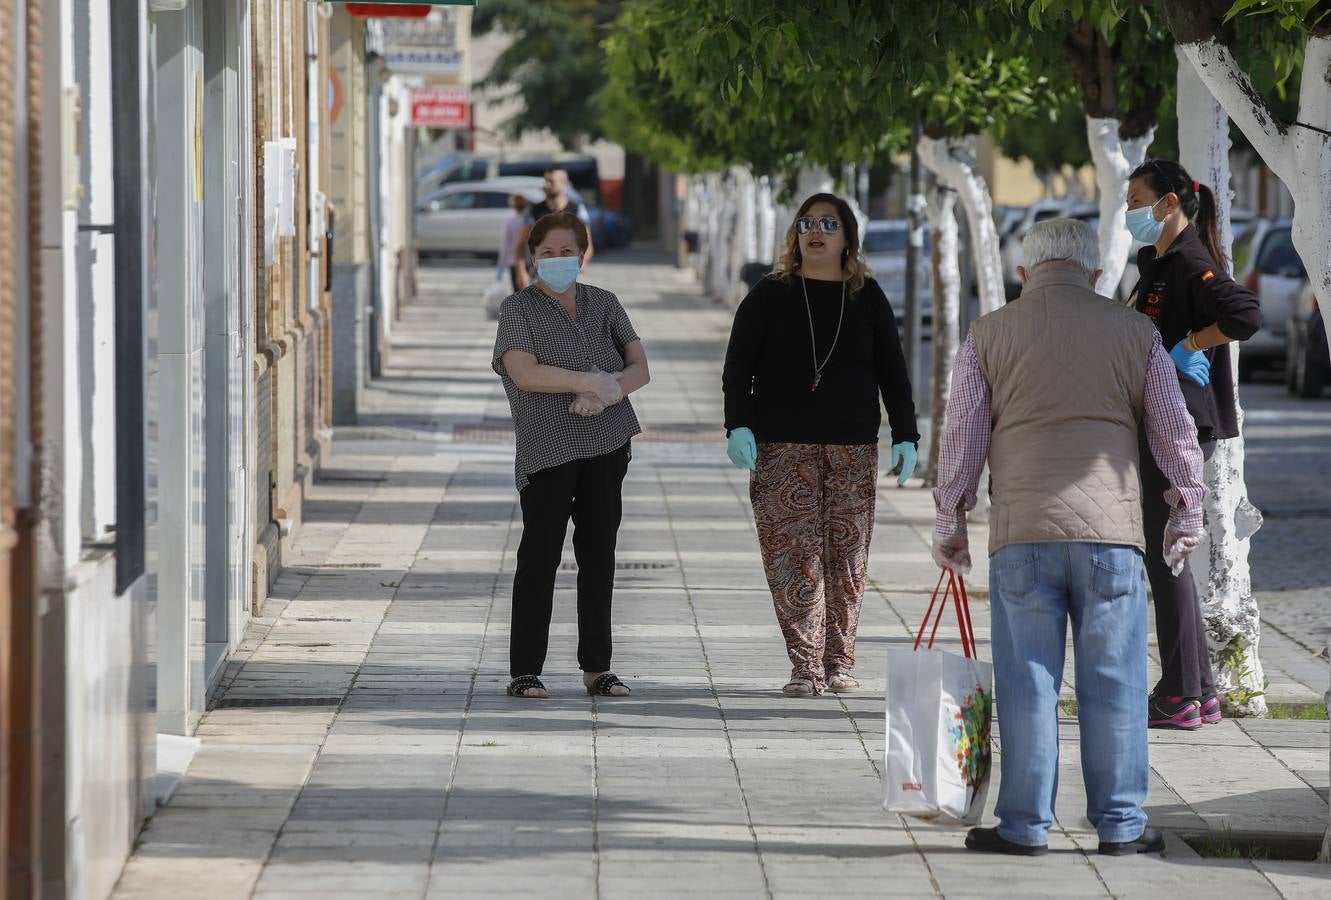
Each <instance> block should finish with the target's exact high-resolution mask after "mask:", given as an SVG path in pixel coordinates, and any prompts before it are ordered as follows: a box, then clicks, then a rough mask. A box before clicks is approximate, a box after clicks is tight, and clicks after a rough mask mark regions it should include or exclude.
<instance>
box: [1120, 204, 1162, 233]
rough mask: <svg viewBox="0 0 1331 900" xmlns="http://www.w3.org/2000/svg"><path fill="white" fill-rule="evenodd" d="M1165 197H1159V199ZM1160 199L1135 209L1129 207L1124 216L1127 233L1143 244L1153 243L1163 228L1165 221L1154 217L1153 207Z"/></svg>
mask: <svg viewBox="0 0 1331 900" xmlns="http://www.w3.org/2000/svg"><path fill="white" fill-rule="evenodd" d="M1163 199H1165V198H1164V197H1161V198H1160V200H1163ZM1160 200H1157V201H1155V203H1152V204H1151V205H1150V206H1139V207H1137V208H1136V209H1130V210H1128V212H1127V215H1126V216H1124V217H1123V218H1124V222H1125V224H1127V226H1128V233H1129V234H1131V235H1132V236H1133V237H1134V238H1136V239H1137V240H1139V241H1141V242H1142V243H1143V244H1154V243H1155V242H1156V239H1157V238H1159V237H1160V232H1162V231H1164V230H1165V223H1164V222H1161V221H1159V220H1158V219H1156V217H1155V208H1156V206H1158V205H1159V204H1160Z"/></svg>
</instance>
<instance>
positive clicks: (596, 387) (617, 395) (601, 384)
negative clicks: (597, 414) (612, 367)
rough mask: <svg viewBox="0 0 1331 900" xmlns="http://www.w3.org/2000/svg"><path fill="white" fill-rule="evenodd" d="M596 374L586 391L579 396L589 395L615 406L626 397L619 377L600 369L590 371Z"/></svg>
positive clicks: (607, 404)
mask: <svg viewBox="0 0 1331 900" xmlns="http://www.w3.org/2000/svg"><path fill="white" fill-rule="evenodd" d="M590 374H591V375H593V376H594V378H593V380H592V383H591V384H590V385H589V386H588V389H587V390H586V391H583V392H581V393H580V394H579V396H589V397H593V398H595V399H596V400H597V401H598V402H600V403H603V404H605V405H606V406H614V405H615V404H616V403H618V402H619V401H620V400H623V399H624V389H623V388H621V387H620V386H619V378H618V377H617V376H615V375H611V374H610V373H608V372H602V371H600V370H599V369H598V370H595V371H593V372H591V373H590Z"/></svg>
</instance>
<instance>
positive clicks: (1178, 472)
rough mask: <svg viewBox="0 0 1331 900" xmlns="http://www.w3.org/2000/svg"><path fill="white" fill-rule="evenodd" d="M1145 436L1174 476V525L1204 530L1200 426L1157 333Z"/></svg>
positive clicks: (1170, 494)
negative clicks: (1189, 408)
mask: <svg viewBox="0 0 1331 900" xmlns="http://www.w3.org/2000/svg"><path fill="white" fill-rule="evenodd" d="M1145 394H1146V396H1145V398H1144V399H1145V415H1144V416H1143V418H1144V420H1145V422H1144V424H1145V426H1146V440H1147V443H1148V444H1149V445H1150V447H1151V455H1152V456H1154V457H1155V462H1156V464H1157V465H1158V466H1160V471H1161V472H1163V473H1164V475H1165V477H1166V478H1168V479H1169V489H1168V490H1166V491H1165V503H1166V504H1168V505H1169V519H1170V522H1171V524H1172V525H1173V526H1174V527H1175V528H1177V529H1178V530H1180V531H1190V532H1196V531H1201V530H1202V501H1203V500H1205V499H1206V485H1205V484H1204V483H1203V481H1202V448H1201V447H1200V446H1198V444H1197V425H1196V423H1195V422H1193V420H1192V416H1191V415H1190V414H1189V413H1188V407H1187V404H1186V403H1185V402H1184V400H1183V391H1182V390H1181V389H1180V388H1179V383H1178V373H1177V372H1176V371H1175V369H1174V361H1173V360H1171V359H1170V358H1169V354H1168V353H1166V352H1165V348H1164V345H1163V344H1162V343H1161V342H1160V332H1158V331H1157V332H1156V333H1155V340H1154V343H1152V345H1151V357H1150V360H1149V362H1148V363H1147V368H1146V391H1145Z"/></svg>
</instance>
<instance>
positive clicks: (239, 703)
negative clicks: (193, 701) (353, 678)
mask: <svg viewBox="0 0 1331 900" xmlns="http://www.w3.org/2000/svg"><path fill="white" fill-rule="evenodd" d="M341 703H342V698H341V697H223V698H222V699H221V700H218V701H217V703H216V704H214V705H213V709H259V708H263V707H271V706H338V705H340V704H341Z"/></svg>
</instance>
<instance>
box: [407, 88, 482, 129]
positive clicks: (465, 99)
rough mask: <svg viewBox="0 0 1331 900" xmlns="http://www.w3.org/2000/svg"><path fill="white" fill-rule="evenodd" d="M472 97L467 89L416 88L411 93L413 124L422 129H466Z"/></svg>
mask: <svg viewBox="0 0 1331 900" xmlns="http://www.w3.org/2000/svg"><path fill="white" fill-rule="evenodd" d="M469 107H470V97H469V96H468V95H467V89H466V88H457V87H432V88H416V89H415V90H413V91H412V92H411V124H412V125H417V126H420V127H422V128H466V127H467V123H468V121H469V120H470V118H471V117H470V116H469V115H468V112H469Z"/></svg>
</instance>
